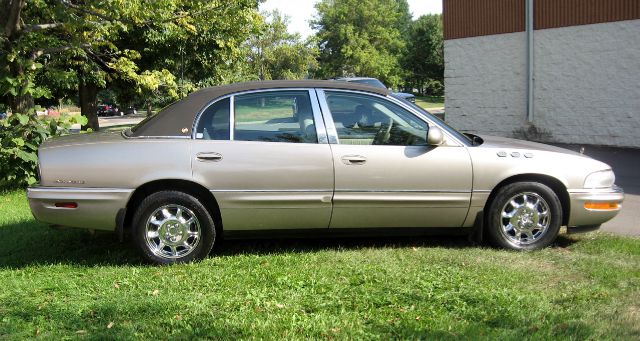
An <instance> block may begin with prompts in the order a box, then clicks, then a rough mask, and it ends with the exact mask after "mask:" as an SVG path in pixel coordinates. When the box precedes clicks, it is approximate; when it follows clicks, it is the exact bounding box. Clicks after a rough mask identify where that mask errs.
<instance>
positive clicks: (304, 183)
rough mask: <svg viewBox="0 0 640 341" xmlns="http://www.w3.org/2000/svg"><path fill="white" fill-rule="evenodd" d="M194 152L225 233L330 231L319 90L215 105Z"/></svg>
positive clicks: (198, 176) (196, 169)
mask: <svg viewBox="0 0 640 341" xmlns="http://www.w3.org/2000/svg"><path fill="white" fill-rule="evenodd" d="M319 141H321V142H322V143H319ZM191 154H192V169H193V177H194V180H195V181H197V182H198V183H201V184H203V185H205V186H206V187H207V188H208V189H210V190H211V191H212V192H213V194H214V196H215V197H216V199H217V201H218V204H219V206H220V211H221V215H222V221H223V225H224V229H225V230H265V229H291V228H327V227H328V225H329V220H330V217H331V196H332V195H333V165H332V156H331V150H330V148H329V145H328V144H327V142H326V133H325V129H324V126H323V125H322V119H321V116H320V112H319V108H318V103H317V99H316V97H315V92H314V91H309V90H293V91H286V90H281V91H269V92H264V91H263V92H254V93H248V94H241V95H236V96H231V97H229V98H227V99H223V100H220V101H218V102H216V103H214V104H212V105H211V106H209V107H208V108H207V109H205V111H204V112H203V114H202V115H201V118H200V119H199V121H198V123H197V128H196V139H195V140H194V141H193V145H192V152H191Z"/></svg>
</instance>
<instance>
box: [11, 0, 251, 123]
mask: <svg viewBox="0 0 640 341" xmlns="http://www.w3.org/2000/svg"><path fill="white" fill-rule="evenodd" d="M12 2H18V3H21V4H22V5H23V6H21V7H23V10H22V11H7V13H6V15H5V13H3V15H2V16H1V17H0V27H2V28H5V25H8V26H7V27H10V28H11V29H10V30H1V31H0V97H6V98H7V99H8V102H10V103H11V106H12V108H13V111H15V112H27V111H28V110H30V109H31V108H32V107H33V105H34V103H33V99H36V100H37V101H40V102H43V101H42V100H39V99H42V98H50V97H52V96H56V99H58V98H64V97H67V98H69V97H75V94H74V92H75V91H77V89H78V84H87V85H91V86H97V87H99V88H104V87H106V86H113V87H114V89H115V90H117V91H123V92H125V91H126V92H134V93H135V94H136V95H137V97H139V98H149V99H155V98H163V99H164V98H168V99H169V100H175V99H177V98H179V97H182V96H185V95H186V94H187V93H189V92H190V91H193V90H194V89H195V88H196V87H198V86H200V85H199V83H200V82H201V81H202V80H208V81H212V82H214V83H220V82H222V81H224V78H225V77H226V76H228V75H230V74H233V73H234V72H235V71H237V69H240V68H242V65H241V64H242V63H243V62H245V63H246V61H245V60H243V58H244V54H243V49H242V47H241V45H242V44H243V43H244V42H245V41H246V40H247V39H248V38H249V36H250V35H251V34H253V33H255V32H257V27H258V26H259V23H260V22H261V18H260V15H259V13H258V12H257V6H258V2H256V1H255V0H233V1H228V0H158V1H147V0H115V1H100V0H87V1H67V0H65V1H49V0H29V1H27V0H0V7H1V8H2V9H3V10H4V8H8V6H9V5H10V4H11V3H12ZM18 7H20V6H18ZM12 21H15V22H17V23H18V24H17V25H10V24H9V23H10V22H12ZM5 56H6V57H5ZM122 97H126V96H122ZM88 100H89V101H91V100H93V99H92V98H89V99H88ZM44 102H47V101H46V100H44ZM88 114H92V113H88Z"/></svg>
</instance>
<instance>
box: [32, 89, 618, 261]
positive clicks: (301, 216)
mask: <svg viewBox="0 0 640 341" xmlns="http://www.w3.org/2000/svg"><path fill="white" fill-rule="evenodd" d="M39 156H40V179H41V181H40V184H39V185H38V186H36V187H31V188H29V189H28V197H29V203H30V206H31V210H32V212H33V214H34V216H35V217H36V218H37V219H38V220H40V221H42V222H46V223H49V224H53V225H64V226H70V227H80V228H88V229H94V230H106V231H113V232H116V233H118V234H119V235H120V236H123V235H128V236H129V235H130V236H131V237H132V238H133V240H134V241H135V243H136V245H137V247H139V248H140V250H141V251H142V253H143V255H144V256H145V257H146V258H147V259H149V260H150V261H152V262H156V263H162V264H166V263H177V262H187V261H192V260H197V259H202V258H204V257H206V256H207V255H208V254H209V252H210V251H211V249H212V248H213V246H214V244H215V242H216V241H217V240H219V239H220V238H221V236H222V234H223V233H224V235H225V236H226V237H233V236H236V237H237V236H242V235H244V236H247V235H249V236H255V235H256V234H258V233H261V234H262V235H267V236H274V235H276V234H278V235H282V234H283V232H286V233H290V234H297V235H304V236H309V235H314V233H317V234H320V235H342V234H351V235H365V234H367V233H378V234H381V233H396V234H414V233H417V234H422V233H425V232H429V231H435V230H438V231H442V230H444V231H449V232H451V233H469V234H472V235H473V236H484V238H486V239H488V240H489V241H490V242H492V243H493V244H495V245H497V246H500V247H504V248H509V249H518V250H530V249H538V248H542V247H545V246H547V245H549V244H550V243H552V242H553V241H554V239H555V238H556V236H557V235H558V231H559V229H560V227H561V226H567V228H568V230H569V231H581V230H582V231H584V230H592V229H594V228H597V227H598V226H599V225H600V224H602V223H604V222H606V221H608V220H609V219H611V218H613V217H614V216H615V215H616V214H617V213H618V211H619V210H620V207H621V203H622V200H623V193H622V190H621V189H620V188H618V187H616V186H615V185H614V179H615V178H614V174H613V172H612V170H611V167H609V166H608V165H606V164H604V163H602V162H599V161H596V160H593V159H591V158H588V157H585V156H583V155H581V154H578V153H573V152H570V151H567V150H564V149H560V148H556V147H552V146H547V145H543V144H538V143H531V142H524V141H517V140H512V139H507V138H498V137H488V136H483V137H480V136H475V135H469V134H467V135H465V134H461V133H459V132H458V131H456V130H454V129H452V128H451V127H449V126H447V125H446V124H444V123H443V122H442V121H440V120H438V119H437V118H434V117H433V116H431V115H430V114H429V113H427V112H426V111H424V110H422V109H420V108H419V107H417V106H415V105H414V104H412V103H410V102H408V101H405V100H403V99H400V98H397V97H394V96H393V95H392V94H391V93H390V92H389V90H387V89H380V88H375V87H369V86H366V85H361V84H353V83H346V82H335V81H269V82H256V83H242V84H233V85H227V86H220V87H213V88H207V89H203V90H200V91H197V92H195V93H192V94H191V95H189V96H188V97H186V98H184V99H183V100H181V101H178V102H176V103H174V104H173V105H171V106H169V107H167V108H165V109H164V110H162V111H160V112H159V113H158V114H157V115H155V116H153V117H150V118H147V119H146V120H144V121H142V122H141V123H140V124H138V125H137V126H135V127H133V128H131V129H128V130H125V131H123V132H104V133H92V134H82V135H72V136H65V137H61V138H55V139H51V140H49V141H47V142H45V143H44V144H43V145H42V146H41V147H40V151H39ZM286 233H285V234H286Z"/></svg>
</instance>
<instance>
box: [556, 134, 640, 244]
mask: <svg viewBox="0 0 640 341" xmlns="http://www.w3.org/2000/svg"><path fill="white" fill-rule="evenodd" d="M555 145H556V146H558V147H562V148H567V149H571V150H575V151H579V150H580V148H581V147H582V146H580V145H564V144H555ZM584 154H585V155H588V156H591V157H592V158H594V159H596V160H599V161H602V162H605V163H607V164H608V165H609V166H611V167H612V168H613V171H614V172H615V174H616V184H617V185H618V186H620V187H622V188H623V189H624V192H625V198H624V203H623V204H622V211H621V212H620V213H619V214H618V216H616V217H615V218H614V219H613V220H611V221H609V222H608V223H605V224H603V225H602V227H601V228H600V230H601V231H605V232H612V233H616V234H623V235H632V236H640V149H633V148H614V147H595V146H584Z"/></svg>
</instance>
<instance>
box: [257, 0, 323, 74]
mask: <svg viewBox="0 0 640 341" xmlns="http://www.w3.org/2000/svg"><path fill="white" fill-rule="evenodd" d="M263 16H264V17H265V19H266V22H265V23H264V24H263V25H262V30H261V33H260V34H257V35H255V36H253V37H252V38H250V39H249V41H248V42H247V51H248V59H249V63H250V66H251V69H252V72H253V74H254V75H256V76H257V78H258V79H261V80H265V79H302V78H304V77H306V76H307V75H308V74H309V71H310V70H313V69H315V68H316V67H317V65H318V62H317V61H316V57H317V55H318V49H317V48H316V47H315V46H313V45H312V44H310V43H309V42H308V41H307V42H305V41H302V38H301V37H300V34H297V33H295V34H293V33H289V32H288V30H287V28H288V24H289V19H288V18H287V17H286V16H283V15H282V14H281V13H280V12H278V11H273V12H271V13H265V14H263Z"/></svg>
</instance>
